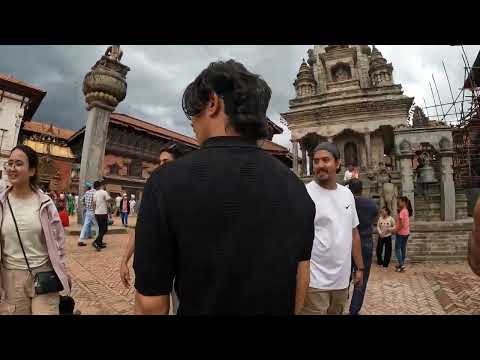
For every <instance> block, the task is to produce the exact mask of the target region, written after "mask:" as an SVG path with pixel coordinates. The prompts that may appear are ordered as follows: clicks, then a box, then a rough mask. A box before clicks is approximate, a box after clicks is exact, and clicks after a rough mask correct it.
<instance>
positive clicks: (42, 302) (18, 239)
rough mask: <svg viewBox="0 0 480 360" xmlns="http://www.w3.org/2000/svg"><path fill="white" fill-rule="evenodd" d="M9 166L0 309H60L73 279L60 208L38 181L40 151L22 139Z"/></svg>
mask: <svg viewBox="0 0 480 360" xmlns="http://www.w3.org/2000/svg"><path fill="white" fill-rule="evenodd" d="M5 170H6V172H7V175H8V179H9V181H10V183H11V185H12V186H11V187H10V188H9V189H4V191H2V192H1V193H0V244H1V246H0V259H1V263H0V264H1V265H0V314H2V315H58V314H59V303H60V297H59V292H60V291H62V290H64V291H65V292H66V293H67V294H69V293H70V288H71V281H70V278H69V276H68V273H67V269H66V266H65V235H64V230H63V227H62V225H61V223H60V218H59V215H58V211H57V209H56V206H55V204H54V203H53V201H52V200H51V199H50V197H48V196H47V195H46V194H45V193H43V192H42V191H41V190H40V189H39V188H38V186H37V174H38V155H37V154H36V152H35V151H34V150H33V149H32V148H30V147H28V146H26V145H17V146H16V147H14V148H13V149H12V151H11V153H10V157H9V159H8V162H7V163H6V164H5Z"/></svg>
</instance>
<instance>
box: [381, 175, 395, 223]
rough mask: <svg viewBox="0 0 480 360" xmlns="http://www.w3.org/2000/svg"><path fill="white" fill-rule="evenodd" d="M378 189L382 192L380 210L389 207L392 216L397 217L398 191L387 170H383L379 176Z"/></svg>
mask: <svg viewBox="0 0 480 360" xmlns="http://www.w3.org/2000/svg"><path fill="white" fill-rule="evenodd" d="M378 185H379V186H378V188H379V190H380V208H383V207H385V206H386V207H387V208H388V209H390V212H391V215H392V216H393V217H395V216H396V215H397V198H398V190H397V187H396V186H395V184H393V183H392V181H391V177H390V174H389V173H388V171H387V169H385V168H384V169H382V170H381V171H380V174H379V175H378Z"/></svg>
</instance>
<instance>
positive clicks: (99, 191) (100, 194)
mask: <svg viewBox="0 0 480 360" xmlns="http://www.w3.org/2000/svg"><path fill="white" fill-rule="evenodd" d="M93 187H94V188H95V190H96V192H95V195H94V196H93V206H94V208H95V219H96V220H97V224H98V235H97V238H96V239H95V241H94V242H93V243H92V245H93V247H95V249H97V251H100V250H101V249H102V248H105V247H106V244H105V243H104V242H103V236H104V235H105V233H106V232H107V228H108V201H110V200H111V197H110V195H108V193H107V192H106V191H105V189H104V188H103V186H102V183H101V182H100V181H95V183H94V184H93Z"/></svg>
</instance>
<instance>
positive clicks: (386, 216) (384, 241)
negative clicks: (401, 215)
mask: <svg viewBox="0 0 480 360" xmlns="http://www.w3.org/2000/svg"><path fill="white" fill-rule="evenodd" d="M377 231H378V241H377V264H378V265H383V267H384V268H388V264H389V263H390V258H391V256H392V234H393V232H394V231H395V220H394V219H393V217H391V216H390V210H389V209H388V208H387V207H384V208H383V209H382V210H380V218H379V219H378V223H377ZM384 246H385V257H383V259H382V253H383V247H384Z"/></svg>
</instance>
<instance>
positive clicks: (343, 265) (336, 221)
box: [307, 181, 359, 290]
mask: <svg viewBox="0 0 480 360" xmlns="http://www.w3.org/2000/svg"><path fill="white" fill-rule="evenodd" d="M307 192H308V194H309V195H310V197H311V198H312V200H313V202H314V203H315V209H316V211H315V239H314V241H313V249H312V258H311V260H310V287H313V288H315V289H321V290H341V289H345V288H347V287H348V282H349V279H350V272H351V266H352V264H351V263H352V260H351V259H352V240H353V238H352V230H353V229H354V228H355V227H357V226H358V224H359V221H358V216H357V210H356V208H355V199H354V197H353V194H352V192H351V191H350V190H349V189H348V188H347V187H345V186H342V185H340V184H337V189H336V190H327V189H324V188H323V187H321V186H320V185H318V184H317V183H316V182H315V181H312V182H310V183H309V184H307Z"/></svg>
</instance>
